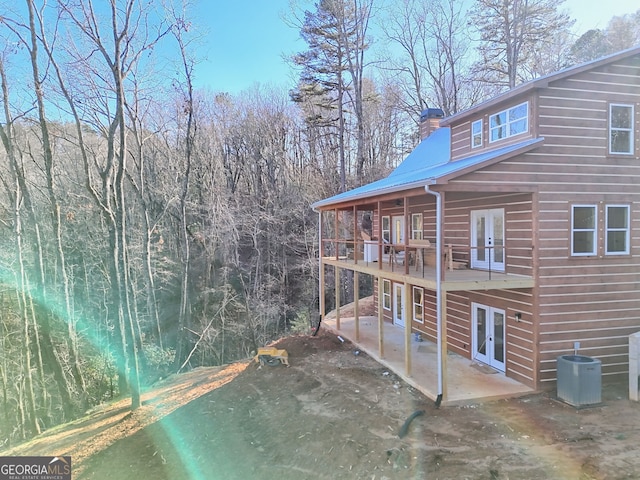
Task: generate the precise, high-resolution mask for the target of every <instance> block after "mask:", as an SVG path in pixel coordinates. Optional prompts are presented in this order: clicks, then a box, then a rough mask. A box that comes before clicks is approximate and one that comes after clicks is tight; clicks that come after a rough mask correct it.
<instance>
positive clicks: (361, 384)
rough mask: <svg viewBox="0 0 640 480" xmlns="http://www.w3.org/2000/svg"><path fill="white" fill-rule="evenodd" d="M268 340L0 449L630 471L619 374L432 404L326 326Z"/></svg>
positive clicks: (370, 469) (291, 464)
mask: <svg viewBox="0 0 640 480" xmlns="http://www.w3.org/2000/svg"><path fill="white" fill-rule="evenodd" d="M278 348H284V349H286V350H287V351H288V353H289V362H290V364H291V366H290V367H285V366H273V367H271V366H264V367H261V368H258V366H257V364H256V363H246V362H245V363H238V364H233V365H230V366H228V367H221V368H210V369H198V370H195V371H193V372H190V373H188V374H185V375H180V376H174V377H172V378H169V379H167V380H165V381H164V382H163V383H162V384H160V385H158V386H157V388H155V389H154V390H152V391H149V392H148V393H147V394H146V395H145V396H144V397H143V399H144V405H143V407H142V408H141V409H139V410H138V411H136V412H135V413H134V414H131V413H129V412H128V410H127V403H126V402H120V403H117V404H114V405H111V406H110V407H108V408H103V409H100V410H97V411H95V412H93V413H92V414H91V415H89V416H88V417H87V418H85V419H83V420H81V421H77V422H74V423H73V424H71V425H68V426H66V427H65V428H60V429H56V430H54V431H51V432H46V433H45V434H44V435H43V436H41V437H40V438H39V439H37V440H36V441H34V442H31V443H30V444H28V445H25V446H22V447H20V448H16V449H14V450H12V451H10V452H7V451H5V452H0V455H72V461H73V464H74V476H73V478H74V479H100V480H101V479H107V478H108V479H138V480H142V479H148V478H153V479H158V480H161V479H172V480H175V479H187V478H189V479H214V480H217V479H224V480H232V479H243V480H248V479H265V480H266V479H274V478H277V479H285V480H288V479H292V480H293V479H295V480H301V479H367V480H374V479H377V480H382V479H389V480H396V479H400V480H402V479H455V480H460V479H487V480H494V479H511V480H520V479H536V480H539V479H559V480H562V479H576V480H587V479H632V478H633V479H636V478H640V455H639V454H638V445H640V410H639V406H638V405H637V404H635V403H632V402H630V401H628V400H627V399H626V397H627V392H626V386H622V385H621V386H617V387H615V388H609V387H608V386H607V387H606V388H605V389H604V391H603V405H602V406H599V407H595V408H588V409H582V410H576V409H574V408H573V407H570V406H568V405H565V404H563V403H561V402H558V401H556V400H554V399H553V398H552V394H537V395H531V396H527V397H522V398H518V399H511V400H501V401H493V402H486V403H473V404H469V405H458V406H442V407H441V408H439V409H437V408H436V407H435V406H434V404H433V402H432V401H430V400H428V399H426V398H425V397H423V396H422V395H421V394H420V393H419V392H417V391H415V390H414V389H412V388H411V387H409V386H407V385H406V384H404V383H403V382H402V381H401V380H400V379H399V378H398V377H396V376H395V375H394V374H393V373H392V372H389V371H388V370H387V369H385V368H384V367H382V366H381V365H380V364H378V363H376V362H375V361H374V360H372V359H371V358H370V357H368V356H367V355H366V354H364V353H359V352H357V350H355V347H354V346H353V345H352V344H350V343H349V342H345V343H342V342H340V341H339V340H338V339H337V338H336V337H335V336H334V335H333V334H331V333H328V332H325V331H321V332H320V334H319V335H318V336H316V337H311V336H293V337H288V338H285V339H283V340H281V341H280V342H278ZM356 353H358V354H356ZM416 410H424V414H423V415H421V416H418V417H416V418H415V419H414V420H413V421H412V423H411V424H410V426H409V428H408V431H407V434H406V435H405V436H403V437H402V438H399V435H398V434H399V432H400V429H401V427H402V425H403V423H404V422H405V420H406V419H407V418H408V417H409V416H410V415H411V414H412V413H413V412H415V411H416Z"/></svg>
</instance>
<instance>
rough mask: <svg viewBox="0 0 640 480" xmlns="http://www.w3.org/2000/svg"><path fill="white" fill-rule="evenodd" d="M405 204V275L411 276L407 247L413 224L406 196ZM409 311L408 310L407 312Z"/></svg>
mask: <svg viewBox="0 0 640 480" xmlns="http://www.w3.org/2000/svg"><path fill="white" fill-rule="evenodd" d="M403 204H404V212H403V214H404V234H403V238H404V274H405V275H409V249H408V248H407V245H409V232H410V229H409V223H410V222H411V218H409V197H407V196H405V197H404V198H403ZM407 311H408V310H407Z"/></svg>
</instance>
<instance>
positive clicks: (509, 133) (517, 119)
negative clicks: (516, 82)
mask: <svg viewBox="0 0 640 480" xmlns="http://www.w3.org/2000/svg"><path fill="white" fill-rule="evenodd" d="M522 105H525V106H526V107H527V108H526V112H525V115H524V116H523V117H519V118H516V119H513V120H510V119H509V111H511V110H515V109H517V108H519V107H521V106H522ZM503 113H504V114H505V119H506V123H505V124H503V125H499V126H498V127H492V126H491V119H492V118H494V117H497V116H499V115H501V114H503ZM521 120H525V122H526V128H525V129H524V130H523V131H522V132H517V133H511V126H512V125H513V124H514V123H516V122H519V121H521ZM501 127H506V130H507V131H506V132H505V136H504V137H502V138H496V139H494V138H493V136H492V135H491V133H492V132H493V131H494V130H497V129H499V128H501ZM528 131H529V102H522V103H519V104H518V105H514V106H513V107H509V108H506V109H504V110H501V111H499V112H496V113H494V114H492V115H490V116H489V143H493V142H499V141H500V140H506V139H507V138H510V137H513V136H515V135H520V134H523V133H527V132H528Z"/></svg>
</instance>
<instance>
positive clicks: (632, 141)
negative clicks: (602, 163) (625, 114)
mask: <svg viewBox="0 0 640 480" xmlns="http://www.w3.org/2000/svg"><path fill="white" fill-rule="evenodd" d="M613 107H625V108H630V109H631V127H630V128H620V127H616V128H615V130H616V131H620V132H629V151H628V152H613V151H612V150H611V147H612V146H613V145H612V144H613V142H612V141H611V135H612V133H613V131H614V127H613V126H612V125H611V123H612V122H611V121H612V118H613V117H612V115H611V112H612V110H613ZM634 118H635V112H634V109H633V105H629V104H625V103H610V104H609V137H608V138H607V140H608V141H609V153H610V154H611V155H633V150H634V145H635V144H634V138H633V126H634Z"/></svg>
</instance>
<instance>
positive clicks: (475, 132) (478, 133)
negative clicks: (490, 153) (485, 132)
mask: <svg viewBox="0 0 640 480" xmlns="http://www.w3.org/2000/svg"><path fill="white" fill-rule="evenodd" d="M481 146H482V120H476V121H475V122H473V123H472V124H471V148H478V147H481Z"/></svg>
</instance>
